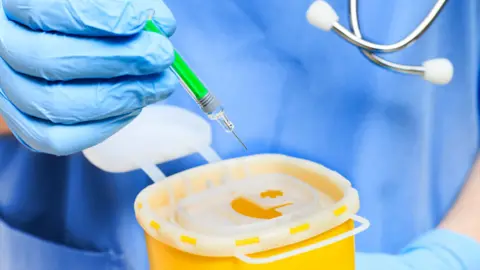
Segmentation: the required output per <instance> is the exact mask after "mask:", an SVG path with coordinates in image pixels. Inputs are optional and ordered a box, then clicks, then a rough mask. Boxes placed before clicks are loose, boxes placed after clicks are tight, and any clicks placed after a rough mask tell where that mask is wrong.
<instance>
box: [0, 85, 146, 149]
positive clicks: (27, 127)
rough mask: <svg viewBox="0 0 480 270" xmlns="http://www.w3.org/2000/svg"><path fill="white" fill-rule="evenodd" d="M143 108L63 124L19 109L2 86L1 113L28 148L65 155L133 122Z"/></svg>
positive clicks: (86, 146)
mask: <svg viewBox="0 0 480 270" xmlns="http://www.w3.org/2000/svg"><path fill="white" fill-rule="evenodd" d="M139 113H140V110H137V111H135V112H132V113H130V114H127V115H123V116H118V117H113V118H109V119H105V120H102V121H95V122H88V123H82V124H78V125H60V124H53V123H50V122H48V121H44V120H41V119H37V118H34V117H31V116H28V115H25V114H23V113H22V112H20V111H19V110H18V109H17V108H16V107H15V106H14V105H13V104H12V103H11V102H10V101H9V100H8V99H7V98H6V97H5V95H4V94H3V93H2V91H1V89H0V114H1V115H2V116H3V118H4V120H5V122H6V123H7V125H8V127H9V128H10V130H11V131H12V133H13V134H14V135H15V137H17V138H18V139H19V141H20V142H22V143H23V144H25V145H26V146H27V147H28V148H30V149H33V150H36V151H39V152H43V153H48V154H52V155H58V156H64V155H70V154H73V153H77V152H80V151H82V150H84V149H87V148H89V147H92V146H94V145H96V144H98V143H100V142H102V141H104V140H105V139H107V138H108V137H110V136H111V135H113V134H114V133H116V132H117V131H119V130H120V129H121V128H123V127H124V126H126V125H127V124H128V123H130V122H131V121H132V120H133V119H134V118H135V117H136V116H137V115H138V114H139Z"/></svg>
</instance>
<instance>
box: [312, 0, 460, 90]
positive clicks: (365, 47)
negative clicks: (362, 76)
mask: <svg viewBox="0 0 480 270" xmlns="http://www.w3.org/2000/svg"><path fill="white" fill-rule="evenodd" d="M399 1H401V0H399ZM446 2H447V0H438V1H437V3H436V4H435V6H434V7H433V8H432V10H431V11H430V13H429V14H428V15H427V16H426V17H425V19H424V20H423V21H422V22H421V23H420V24H419V25H418V26H417V28H416V29H415V30H413V31H412V32H411V33H410V34H409V35H408V36H407V37H405V38H404V39H403V40H401V41H399V42H397V43H395V44H391V45H383V44H376V43H372V42H370V41H367V40H364V39H363V38H362V32H361V31H360V26H359V23H358V8H357V0H350V27H351V28H352V29H353V33H352V32H351V31H349V30H348V29H346V28H345V27H344V26H342V25H341V24H340V23H339V22H338V15H337V13H336V12H335V10H334V9H333V8H332V7H331V6H330V5H329V4H328V3H327V2H325V1H323V0H316V1H315V2H314V3H313V4H312V5H311V6H310V8H309V9H308V11H307V19H308V21H309V22H310V24H312V25H314V26H316V27H318V28H320V29H322V30H324V31H330V30H331V29H333V30H334V31H335V33H337V34H338V35H339V36H340V37H342V38H343V39H345V40H346V41H348V42H349V43H351V44H353V45H355V46H357V47H358V48H359V49H360V51H361V52H362V53H363V54H364V55H365V56H366V57H367V58H368V59H369V60H370V61H372V62H373V63H375V64H376V65H379V66H381V67H383V68H387V69H390V70H393V71H396V72H400V73H405V74H413V75H419V76H422V77H423V78H424V79H425V80H426V81H429V82H431V83H434V84H448V83H449V82H450V81H451V79H452V77H453V65H452V63H451V62H450V61H449V60H448V59H445V58H435V59H431V60H427V61H425V62H424V63H423V64H422V65H421V66H411V65H402V64H397V63H393V62H390V61H387V60H385V59H383V58H381V57H379V56H378V55H375V54H374V53H391V52H397V51H400V50H403V49H405V48H407V47H408V46H410V45H411V44H413V43H414V42H415V41H416V40H417V39H419V38H420V37H421V36H422V35H423V34H424V33H425V31H426V30H427V29H428V28H429V27H430V25H432V22H433V21H434V20H435V19H436V18H437V16H438V15H439V14H440V12H441V11H442V9H443V7H444V6H445V4H446Z"/></svg>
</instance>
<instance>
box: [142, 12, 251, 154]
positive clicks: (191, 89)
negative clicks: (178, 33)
mask: <svg viewBox="0 0 480 270" xmlns="http://www.w3.org/2000/svg"><path fill="white" fill-rule="evenodd" d="M145 31H149V32H153V33H157V34H161V35H165V33H163V31H162V30H160V29H159V28H158V27H157V25H156V24H155V23H154V22H153V21H152V20H151V18H150V20H148V21H147V23H146V25H145ZM174 56H175V58H174V61H173V63H172V65H171V66H170V69H171V70H172V71H173V72H174V73H175V75H176V76H177V77H178V79H179V80H180V83H181V84H182V86H183V88H185V90H186V91H187V92H188V94H189V95H190V96H191V97H192V98H193V99H194V100H195V102H196V103H197V104H198V105H199V106H200V108H201V109H202V111H203V112H205V113H206V114H207V115H208V118H210V119H212V120H215V121H217V122H218V123H219V124H220V125H221V126H222V127H223V128H224V129H225V131H227V132H229V133H232V134H233V135H234V136H235V138H236V139H237V140H238V141H239V142H240V143H241V144H242V146H243V147H244V148H245V149H247V147H246V146H245V144H244V143H243V142H242V140H240V138H239V137H238V136H237V134H236V133H235V131H234V128H235V126H234V125H233V123H232V122H231V121H230V120H229V119H228V117H227V115H226V114H225V111H224V109H223V107H222V105H221V104H220V102H219V101H218V100H217V99H216V98H215V96H214V95H213V94H212V93H211V92H210V91H208V89H207V88H206V87H205V85H204V84H203V83H202V81H200V79H199V78H198V77H197V75H196V74H195V73H194V72H193V71H192V69H190V67H189V66H188V64H187V63H186V62H185V60H183V58H182V56H180V54H179V53H178V52H177V51H176V50H175V51H174Z"/></svg>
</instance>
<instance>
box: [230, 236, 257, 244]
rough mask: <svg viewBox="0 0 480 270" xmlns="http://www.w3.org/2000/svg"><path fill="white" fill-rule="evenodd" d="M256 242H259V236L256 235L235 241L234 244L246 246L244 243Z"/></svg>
mask: <svg viewBox="0 0 480 270" xmlns="http://www.w3.org/2000/svg"><path fill="white" fill-rule="evenodd" d="M258 243H260V238H258V237H252V238H247V239H242V240H237V241H235V245H237V246H246V245H252V244H258Z"/></svg>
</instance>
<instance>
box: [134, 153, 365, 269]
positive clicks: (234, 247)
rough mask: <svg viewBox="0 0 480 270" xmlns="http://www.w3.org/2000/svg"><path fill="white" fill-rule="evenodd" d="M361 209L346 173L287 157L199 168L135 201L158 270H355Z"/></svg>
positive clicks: (255, 158) (170, 179)
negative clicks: (359, 212) (344, 174)
mask: <svg viewBox="0 0 480 270" xmlns="http://www.w3.org/2000/svg"><path fill="white" fill-rule="evenodd" d="M358 209H359V198H358V193H357V191H356V190H355V189H354V188H352V186H351V184H350V182H349V181H347V180H346V179H344V178H343V177H342V176H341V175H339V174H337V173H336V172H333V171H331V170H329V169H327V168H325V167H323V166H321V165H319V164H316V163H313V162H310V161H307V160H302V159H297V158H292V157H287V156H283V155H256V156H249V157H244V158H238V159H231V160H226V161H221V162H218V163H214V164H208V165H204V166H201V167H197V168H193V169H190V170H187V171H184V172H181V173H178V174H176V175H173V176H171V177H168V178H166V179H165V180H163V181H159V182H156V183H155V184H153V185H151V186H148V187H147V188H145V189H144V190H143V191H142V192H141V193H140V194H139V195H138V196H137V199H136V201H135V212H136V216H137V219H138V222H139V223H140V225H141V226H142V227H143V229H144V230H145V234H146V244H147V250H148V256H149V261H150V269H151V270H186V269H195V270H256V269H258V270H287V269H288V270H290V269H295V268H299V267H301V269H302V270H309V269H312V270H313V269H315V270H318V269H335V270H354V269H355V241H354V236H355V235H356V234H357V233H359V232H362V231H364V230H365V229H367V228H368V226H369V222H368V221H367V220H365V219H364V218H361V217H359V216H356V215H355V214H356V213H357V211H358ZM355 222H357V223H358V224H359V225H358V227H355Z"/></svg>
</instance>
